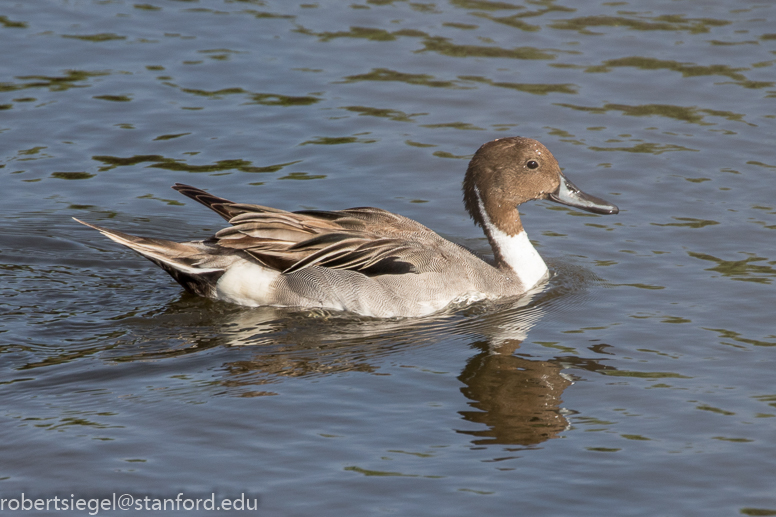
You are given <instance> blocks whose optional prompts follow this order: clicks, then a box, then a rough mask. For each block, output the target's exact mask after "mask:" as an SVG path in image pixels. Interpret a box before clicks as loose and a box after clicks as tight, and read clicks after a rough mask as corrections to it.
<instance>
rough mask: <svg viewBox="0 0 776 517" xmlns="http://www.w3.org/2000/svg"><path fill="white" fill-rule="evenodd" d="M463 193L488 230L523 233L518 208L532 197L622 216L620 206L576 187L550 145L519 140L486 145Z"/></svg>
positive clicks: (470, 209)
mask: <svg viewBox="0 0 776 517" xmlns="http://www.w3.org/2000/svg"><path fill="white" fill-rule="evenodd" d="M463 192H464V196H463V197H464V203H465V205H466V209H467V211H468V212H469V214H471V216H472V218H473V219H474V222H475V223H476V224H478V225H479V226H481V227H483V228H485V227H486V223H488V224H493V225H495V226H497V227H498V228H499V229H501V230H502V231H504V232H505V233H507V234H508V235H517V234H518V233H520V232H521V231H522V230H523V227H522V224H521V223H520V218H519V215H518V213H517V206H518V205H520V204H522V203H525V202H526V201H530V200H532V199H547V200H550V201H554V202H556V203H561V204H564V205H568V206H573V207H575V208H579V209H580V210H585V211H588V212H593V213H596V214H616V213H618V212H619V209H618V208H617V207H616V206H615V205H613V204H611V203H609V202H607V201H604V200H603V199H601V198H598V197H595V196H591V195H590V194H586V193H584V192H582V191H581V190H580V189H579V188H577V187H576V186H575V185H574V184H573V183H571V182H570V181H569V180H568V179H567V178H566V176H564V175H563V173H562V172H561V170H560V165H558V161H557V160H556V159H555V157H554V156H553V155H552V153H551V152H550V151H549V150H548V149H547V148H546V147H545V146H544V145H542V144H541V143H540V142H538V141H536V140H533V139H531V138H523V137H519V136H515V137H510V138H499V139H497V140H493V141H491V142H487V143H486V144H484V145H483V146H482V147H480V148H479V149H478V150H477V152H476V153H475V154H474V157H473V158H472V159H471V162H469V168H468V169H467V171H466V176H465V177H464V181H463ZM483 212H484V213H483ZM486 218H487V219H486Z"/></svg>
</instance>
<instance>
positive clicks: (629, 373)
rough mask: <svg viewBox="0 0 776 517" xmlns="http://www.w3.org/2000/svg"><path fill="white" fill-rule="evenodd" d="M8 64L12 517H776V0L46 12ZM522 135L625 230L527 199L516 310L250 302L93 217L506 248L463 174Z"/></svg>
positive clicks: (159, 0) (1, 457) (141, 227)
mask: <svg viewBox="0 0 776 517" xmlns="http://www.w3.org/2000/svg"><path fill="white" fill-rule="evenodd" d="M140 1H142V2H143V3H139V2H140ZM0 48H1V49H2V52H1V53H0V178H2V180H1V181H2V183H0V184H1V185H2V194H3V196H2V200H3V201H2V205H1V206H2V207H1V208H0V213H1V217H0V294H1V296H0V354H1V355H0V358H2V361H1V362H0V367H1V368H2V370H1V371H2V373H1V374H0V375H1V377H0V394H1V396H2V398H1V399H0V400H2V407H0V495H2V497H5V498H14V497H16V498H18V497H19V494H21V493H22V492H24V493H25V494H27V496H28V497H51V496H54V495H65V494H66V495H67V496H69V495H70V494H74V496H75V497H110V496H111V494H113V493H114V492H115V493H117V494H122V493H128V494H131V495H133V496H135V497H145V496H150V497H156V498H170V497H174V496H175V494H177V493H179V492H183V493H185V494H186V497H209V496H210V494H211V493H213V492H215V493H216V494H217V495H218V496H219V497H222V496H223V497H239V496H240V494H248V495H250V496H251V497H255V498H257V499H258V501H259V511H258V512H257V513H258V514H260V515H268V516H269V515H273V516H274V515H277V516H296V515H298V516H303V515H304V516H306V515H316V516H328V515H332V516H334V515H380V514H391V515H423V516H433V515H440V516H442V515H444V516H451V515H461V516H464V515H466V516H469V515H480V514H482V515H553V516H566V515H590V516H600V515H639V516H642V515H643V516H655V515H683V516H691V515H698V516H701V515H703V516H708V515H776V492H775V491H774V478H775V476H776V429H775V427H776V425H775V424H776V420H775V418H776V385H775V383H774V374H773V366H774V362H775V359H776V357H775V354H774V352H775V351H776V348H775V347H776V323H775V322H774V321H775V320H774V304H775V302H776V296H775V295H774V285H773V283H774V278H775V277H776V232H774V230H776V201H774V190H775V187H776V152H774V148H775V147H774V136H775V133H774V125H775V124H774V123H775V122H776V76H775V75H774V72H775V71H776V67H774V64H776V4H774V3H773V2H768V1H760V2H757V1H748V0H747V1H741V2H726V1H721V0H720V1H712V0H710V1H704V2H693V1H689V0H684V1H681V0H680V1H659V0H647V1H635V0H633V1H630V2H628V1H612V2H574V1H571V0H557V1H553V0H541V1H532V0H526V1H524V2H520V1H518V0H509V1H496V0H449V1H438V2H427V3H422V2H407V1H401V0H355V1H354V2H342V1H335V0H319V1H315V0H305V2H303V3H297V2H294V1H279V0H277V1H275V0H266V1H261V0H244V1H238V0H200V1H196V0H194V1H171V0H170V1H164V0H138V3H133V2H130V1H125V0H105V1H97V0H68V1H64V0H63V1H57V0H48V1H35V2H28V1H21V0H19V1H16V2H14V1H5V2H2V3H0ZM511 135H522V136H528V137H532V138H537V139H539V140H541V141H542V142H543V143H544V144H546V145H547V146H548V147H549V148H550V149H551V150H552V151H553V153H554V154H555V156H556V157H557V158H558V160H559V161H560V163H561V166H563V167H564V170H565V173H566V174H567V176H568V177H569V178H570V179H571V180H572V181H574V182H575V183H576V184H577V185H579V186H580V187H581V188H583V189H584V190H585V191H587V192H589V193H591V194H594V195H597V196H600V197H603V198H605V199H607V200H611V201H613V202H615V203H616V204H618V205H619V206H620V208H621V212H620V214H619V215H617V216H606V217H603V216H596V215H592V214H587V213H581V212H578V211H574V210H572V209H567V208H566V207H562V206H560V205H555V204H551V203H547V202H534V203H532V204H530V205H528V206H524V208H523V210H522V212H523V214H524V217H523V222H524V224H525V226H526V228H527V231H528V233H529V235H530V236H531V238H532V239H533V240H534V242H535V243H536V246H537V249H538V250H539V252H540V253H541V254H542V255H543V256H544V257H545V259H546V260H547V262H548V263H549V264H550V266H551V269H552V272H553V277H552V279H551V280H550V282H549V283H548V285H547V286H546V287H545V288H544V289H543V290H542V291H541V292H539V293H536V294H535V295H534V296H533V297H532V298H530V299H524V300H520V301H518V302H517V303H513V304H507V305H504V304H500V305H499V304H491V305H488V304H485V305H482V304H480V305H473V306H470V307H465V308H458V309H451V310H449V311H446V312H444V313H442V314H439V315H436V316H434V317H428V318H423V319H418V320H398V321H379V320H371V319H362V318H357V317H353V316H348V315H345V314H337V313H327V312H304V311H302V312H300V311H292V310H279V309H245V308H240V307H236V306H231V305H228V304H225V303H217V302H211V301H207V300H202V299H198V298H195V297H193V296H190V295H188V294H185V293H184V292H183V291H182V289H181V288H180V287H179V286H178V285H177V284H175V283H174V282H173V281H172V280H171V279H170V278H169V277H168V276H167V275H166V274H165V273H164V272H162V271H161V270H159V269H158V268H156V267H155V266H154V265H153V264H151V263H150V262H148V261H146V260H144V259H142V258H141V257H139V256H137V255H135V254H134V253H132V252H131V251H129V250H126V249H123V248H121V247H120V246H118V245H115V244H114V243H112V242H110V241H108V240H107V239H105V238H104V237H102V236H101V235H99V234H98V233H97V232H95V231H93V230H91V229H89V228H87V227H85V226H81V225H79V224H77V223H75V222H74V221H73V220H72V219H71V218H72V217H78V218H80V219H83V220H85V221H89V222H92V223H95V224H100V225H104V226H108V227H111V228H116V229H120V230H123V231H127V232H129V233H136V234H141V235H146V236H152V237H167V238H174V239H177V240H189V239H198V238H204V237H206V236H208V235H210V234H211V233H212V232H214V231H215V230H217V229H219V228H220V225H221V224H222V221H221V220H220V219H219V218H218V217H217V216H216V215H215V214H213V213H210V212H208V211H207V210H206V209H204V208H203V207H201V206H199V205H197V204H196V203H193V202H191V201H190V200H188V199H186V198H183V197H182V196H180V195H178V194H177V193H175V192H174V191H172V190H170V188H169V187H170V185H172V184H173V183H175V182H184V183H189V184H193V185H196V186H198V187H201V188H205V189H208V190H210V191H212V192H214V193H216V194H217V195H220V196H223V197H226V198H230V199H234V200H236V201H246V202H254V203H260V204H265V205H270V206H276V207H279V208H283V209H289V210H297V209H302V208H317V209H340V208H345V207H350V206H379V207H381V208H385V209H388V210H391V211H394V212H398V213H401V214H403V215H406V216H408V217H411V218H414V219H416V220H418V221H420V222H422V223H424V224H426V225H427V226H430V227H432V228H434V229H435V230H437V231H438V232H439V233H440V234H442V235H443V236H445V237H447V238H449V239H452V240H454V241H456V242H459V243H462V244H464V245H466V246H469V247H472V248H474V249H476V250H478V251H480V252H483V253H487V252H488V251H489V249H488V245H487V241H485V240H484V238H483V236H482V234H481V233H480V231H479V230H478V229H477V228H476V227H474V226H473V225H472V223H471V221H470V219H469V218H468V215H467V214H466V213H465V211H464V209H463V205H462V203H461V194H460V182H461V179H462V177H463V172H464V171H465V168H466V164H467V161H468V159H469V157H470V156H471V155H472V153H474V151H475V150H476V149H477V148H478V146H479V145H480V144H482V143H483V142H485V141H488V140H491V139H493V138H498V137H503V136H511ZM85 513H86V512H75V514H79V515H80V514H85ZM171 513H175V512H171ZM212 513H213V512H211V514H212ZM60 514H61V513H60ZM181 514H184V512H181ZM190 514H191V513H188V515H190Z"/></svg>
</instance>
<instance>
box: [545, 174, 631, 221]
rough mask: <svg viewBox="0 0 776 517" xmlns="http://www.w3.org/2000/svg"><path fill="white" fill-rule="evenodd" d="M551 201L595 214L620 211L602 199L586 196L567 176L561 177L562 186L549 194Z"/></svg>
mask: <svg viewBox="0 0 776 517" xmlns="http://www.w3.org/2000/svg"><path fill="white" fill-rule="evenodd" d="M549 199H550V200H551V201H555V202H556V203H560V204H562V205H568V206H573V207H575V208H579V209H581V210H585V211H587V212H593V213H594V214H616V213H618V212H619V211H620V209H619V208H617V207H616V206H615V205H613V204H611V203H608V202H606V201H604V200H603V199H601V198H600V197H595V196H591V195H590V194H585V193H584V192H582V191H581V190H579V189H578V188H577V186H576V185H574V184H573V183H571V182H570V181H569V180H568V179H567V178H566V176H564V175H563V174H561V175H560V185H559V186H558V188H557V189H556V190H555V192H551V193H550V194H549Z"/></svg>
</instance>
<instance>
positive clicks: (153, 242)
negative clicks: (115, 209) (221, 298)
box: [73, 217, 226, 298]
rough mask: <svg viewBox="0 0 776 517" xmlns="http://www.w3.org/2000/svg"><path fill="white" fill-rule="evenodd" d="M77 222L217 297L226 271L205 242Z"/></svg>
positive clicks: (189, 288)
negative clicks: (168, 237)
mask: <svg viewBox="0 0 776 517" xmlns="http://www.w3.org/2000/svg"><path fill="white" fill-rule="evenodd" d="M73 219H74V220H75V221H77V222H79V223H81V224H83V225H86V226H88V227H90V228H94V229H95V230H97V231H98V232H100V233H101V234H103V235H104V236H106V237H107V238H109V239H111V240H112V241H114V242H117V243H119V244H121V245H123V246H126V247H127V248H129V249H131V250H133V251H135V252H137V253H139V254H140V255H142V256H143V257H145V258H147V259H148V260H150V261H151V262H153V263H154V264H156V265H157V266H159V267H160V268H162V269H164V270H165V271H167V273H169V274H170V276H172V277H173V278H174V279H175V281H176V282H178V283H179V284H180V285H181V286H183V288H184V289H186V290H187V291H188V292H190V293H192V294H196V295H199V296H205V297H207V298H213V297H214V296H215V285H216V282H218V279H219V278H221V275H223V274H224V272H225V271H226V267H225V265H222V264H219V263H218V262H220V261H216V260H213V259H215V258H217V257H215V256H213V254H212V253H208V251H207V249H206V247H205V245H203V244H202V243H197V242H190V243H188V242H175V241H168V240H165V239H153V238H150V237H138V236H135V235H129V234H127V233H123V232H119V231H116V230H109V229H107V228H103V227H101V226H97V225H94V224H89V223H87V222H84V221H81V220H80V219H76V218H75V217H74V218H73ZM214 262H215V263H214Z"/></svg>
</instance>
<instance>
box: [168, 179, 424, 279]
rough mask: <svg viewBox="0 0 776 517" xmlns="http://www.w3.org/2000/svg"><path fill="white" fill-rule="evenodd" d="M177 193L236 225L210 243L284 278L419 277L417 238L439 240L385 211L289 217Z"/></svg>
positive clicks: (198, 193)
mask: <svg viewBox="0 0 776 517" xmlns="http://www.w3.org/2000/svg"><path fill="white" fill-rule="evenodd" d="M173 188H174V189H175V190H177V191H178V192H180V193H181V194H183V195H185V196H187V197H189V198H191V199H193V200H195V201H197V202H199V203H202V204H203V205H205V206H207V207H208V208H210V209H211V210H213V211H215V212H216V213H218V214H219V215H220V216H221V217H223V218H224V219H226V220H227V221H229V223H230V224H231V225H232V226H231V227H229V228H225V229H223V230H220V231H219V232H218V233H216V234H215V236H214V237H213V238H212V239H211V240H210V241H208V242H210V243H211V244H215V245H217V246H220V247H222V248H225V249H233V250H240V251H242V252H244V253H247V254H248V255H249V256H251V257H253V258H254V259H255V260H256V261H258V262H259V263H261V264H263V265H265V266H267V267H269V268H272V269H275V270H278V271H281V272H283V273H293V272H296V271H300V270H302V269H305V268H308V267H312V266H321V267H328V268H332V269H349V270H354V271H361V272H363V273H365V274H368V275H370V276H371V275H380V274H392V273H408V272H417V271H418V270H419V269H421V268H422V266H423V265H425V261H424V259H423V255H424V253H423V252H424V250H425V247H424V246H422V245H421V244H419V243H418V242H417V241H416V238H417V237H420V236H423V238H424V239H427V238H428V237H429V236H430V235H436V234H434V232H432V231H431V230H429V229H428V228H426V227H425V226H423V225H421V224H420V223H417V222H415V221H413V220H411V219H407V218H406V217H402V216H400V215H397V214H393V213H391V212H388V211H386V210H381V209H379V208H372V207H357V208H348V209H346V210H340V211H323V210H300V211H297V212H287V211H284V210H279V209H276V208H269V207H265V206H261V205H251V204H245V203H233V202H231V201H229V200H227V199H224V198H221V197H218V196H214V195H212V194H209V193H208V192H206V191H204V190H201V189H198V188H195V187H192V186H189V185H184V184H182V183H176V184H175V186H173Z"/></svg>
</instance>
